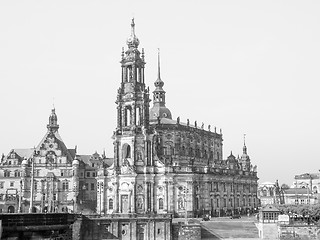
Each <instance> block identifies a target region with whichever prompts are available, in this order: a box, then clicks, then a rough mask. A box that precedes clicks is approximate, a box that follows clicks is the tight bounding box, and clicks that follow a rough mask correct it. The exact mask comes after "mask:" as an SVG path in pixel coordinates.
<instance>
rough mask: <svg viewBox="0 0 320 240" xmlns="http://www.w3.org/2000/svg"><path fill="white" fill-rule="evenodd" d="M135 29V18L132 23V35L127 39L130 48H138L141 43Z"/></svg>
mask: <svg viewBox="0 0 320 240" xmlns="http://www.w3.org/2000/svg"><path fill="white" fill-rule="evenodd" d="M134 27H135V24H134V18H132V21H131V35H130V37H128V39H127V44H128V47H129V48H138V46H139V43H140V41H139V39H138V38H137V36H136V33H135V29H134Z"/></svg>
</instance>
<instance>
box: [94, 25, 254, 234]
mask: <svg viewBox="0 0 320 240" xmlns="http://www.w3.org/2000/svg"><path fill="white" fill-rule="evenodd" d="M139 43H140V42H139V39H138V38H137V36H136V34H135V24H134V21H133V20H132V23H131V35H130V37H129V38H128V39H127V45H128V48H127V50H126V51H124V50H123V51H122V59H121V73H122V74H121V76H122V77H121V82H120V88H119V89H118V92H117V100H116V104H117V127H116V129H115V131H114V134H113V141H114V142H113V144H114V161H113V164H111V165H110V166H109V167H106V168H101V169H100V170H99V171H98V176H97V184H98V186H100V187H99V189H100V191H98V192H97V211H98V213H100V214H103V215H104V216H106V218H113V219H115V216H119V218H118V220H117V221H118V222H117V223H116V226H124V228H125V230H124V231H123V232H124V233H125V232H127V231H138V230H137V229H140V230H141V229H142V230H141V231H145V229H148V226H146V222H143V221H142V222H140V223H138V225H140V226H139V227H137V228H134V229H131V227H130V226H129V225H126V224H121V223H123V222H127V220H122V219H121V217H120V216H128V217H129V218H130V216H131V217H146V216H148V219H152V217H154V216H159V215H165V214H170V215H172V216H174V217H185V216H189V217H196V216H200V215H202V214H205V213H206V214H211V215H212V216H224V215H227V214H234V213H247V212H252V211H254V210H255V209H256V208H257V207H258V200H257V180H258V177H257V168H256V167H253V166H252V164H251V160H250V158H249V156H248V154H247V147H246V145H245V144H244V146H243V154H242V156H241V157H238V158H236V157H235V156H233V155H232V153H231V155H230V156H229V157H228V158H227V159H226V160H223V139H222V133H221V130H220V132H217V131H216V128H214V129H213V131H211V127H210V126H208V130H205V129H204V125H203V124H202V125H201V126H198V125H197V122H195V123H194V125H191V124H190V122H189V120H187V123H183V122H181V121H180V118H179V117H178V118H177V119H176V120H173V119H172V114H171V111H170V110H169V109H168V108H167V107H166V104H165V103H166V101H165V91H164V90H163V86H164V82H163V81H162V80H161V77H160V59H159V56H158V78H157V80H156V81H155V83H154V85H155V90H154V91H153V92H152V98H153V106H152V107H151V108H150V106H149V103H150V99H149V95H150V91H149V88H148V87H147V86H146V84H145V75H144V69H145V59H144V50H143V49H142V51H141V52H140V50H139V49H138V46H139ZM121 221H123V222H121ZM155 222H156V220H155ZM163 230H164V229H158V232H159V233H161V232H162V231H163ZM115 231H116V232H119V229H116V230H115ZM120 232H121V231H120ZM154 232H157V231H156V230H155V231H154ZM150 239H151V238H150Z"/></svg>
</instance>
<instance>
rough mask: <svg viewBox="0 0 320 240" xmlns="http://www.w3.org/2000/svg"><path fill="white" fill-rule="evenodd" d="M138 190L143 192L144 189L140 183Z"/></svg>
mask: <svg viewBox="0 0 320 240" xmlns="http://www.w3.org/2000/svg"><path fill="white" fill-rule="evenodd" d="M137 191H138V192H142V191H143V186H142V185H140V184H139V185H138V186H137Z"/></svg>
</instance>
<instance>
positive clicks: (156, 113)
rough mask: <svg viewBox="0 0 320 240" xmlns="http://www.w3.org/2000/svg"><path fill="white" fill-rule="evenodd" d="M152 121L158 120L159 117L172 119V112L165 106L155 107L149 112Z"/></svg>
mask: <svg viewBox="0 0 320 240" xmlns="http://www.w3.org/2000/svg"><path fill="white" fill-rule="evenodd" d="M149 115H150V120H153V119H154V120H156V119H157V118H158V117H160V118H169V119H172V115H171V112H170V110H169V109H168V108H166V107H164V106H157V105H155V106H153V107H152V108H151V109H150V112H149Z"/></svg>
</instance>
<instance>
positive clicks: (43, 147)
mask: <svg viewBox="0 0 320 240" xmlns="http://www.w3.org/2000/svg"><path fill="white" fill-rule="evenodd" d="M57 121H58V120H57V115H56V113H55V109H52V113H51V115H50V117H49V124H48V125H47V128H48V131H47V133H46V134H45V136H44V137H43V139H42V140H41V141H40V143H39V144H38V146H37V147H35V148H32V149H31V148H30V149H12V150H11V151H10V152H9V154H8V155H7V156H2V159H1V163H0V212H9V213H14V212H74V211H77V209H78V210H79V211H91V212H94V211H95V210H96V200H97V199H96V185H97V184H96V179H95V177H96V174H97V169H98V167H99V166H100V165H102V164H104V163H105V162H106V163H107V162H108V159H107V158H105V157H103V159H102V158H101V157H100V156H99V154H97V153H95V154H93V155H92V156H90V155H77V154H76V148H74V149H68V148H67V147H66V145H65V144H64V142H63V140H62V138H61V137H60V135H59V133H58V129H59V125H58V123H57Z"/></svg>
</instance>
